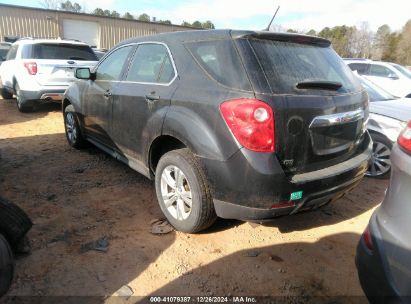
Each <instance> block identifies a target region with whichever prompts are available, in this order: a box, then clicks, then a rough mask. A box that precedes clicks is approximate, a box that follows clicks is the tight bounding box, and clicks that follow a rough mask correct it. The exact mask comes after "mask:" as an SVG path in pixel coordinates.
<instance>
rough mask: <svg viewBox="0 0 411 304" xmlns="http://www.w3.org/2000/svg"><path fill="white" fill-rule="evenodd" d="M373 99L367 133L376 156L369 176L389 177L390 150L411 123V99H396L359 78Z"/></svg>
mask: <svg viewBox="0 0 411 304" xmlns="http://www.w3.org/2000/svg"><path fill="white" fill-rule="evenodd" d="M359 78H360V82H361V84H362V86H363V87H364V88H365V89H366V91H367V93H368V96H369V97H370V107H369V109H370V116H369V120H368V126H367V128H368V131H369V132H370V135H371V138H372V140H373V142H374V144H373V151H372V152H373V154H372V156H371V162H370V166H369V168H368V171H367V173H366V175H367V176H370V177H377V178H388V177H389V176H390V175H389V173H390V170H391V161H390V155H391V149H392V146H393V144H394V143H395V142H396V141H397V138H398V135H399V134H400V132H401V131H402V130H403V129H404V127H405V126H406V125H407V122H408V121H409V120H411V99H409V98H396V97H394V96H393V95H391V94H390V93H388V92H386V91H384V90H383V89H381V88H380V87H378V86H376V85H375V84H373V83H372V82H370V81H368V80H367V79H365V78H363V77H361V76H360V77H359Z"/></svg>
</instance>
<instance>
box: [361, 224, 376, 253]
mask: <svg viewBox="0 0 411 304" xmlns="http://www.w3.org/2000/svg"><path fill="white" fill-rule="evenodd" d="M362 238H363V240H364V244H365V247H367V248H368V249H369V250H371V251H373V249H374V244H373V243H372V238H371V232H370V227H369V226H367V228H365V230H364V232H363V234H362Z"/></svg>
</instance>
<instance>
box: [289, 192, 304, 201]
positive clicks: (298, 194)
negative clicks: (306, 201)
mask: <svg viewBox="0 0 411 304" xmlns="http://www.w3.org/2000/svg"><path fill="white" fill-rule="evenodd" d="M302 197H303V192H302V191H297V192H293V193H291V195H290V201H295V200H299V199H301V198H302Z"/></svg>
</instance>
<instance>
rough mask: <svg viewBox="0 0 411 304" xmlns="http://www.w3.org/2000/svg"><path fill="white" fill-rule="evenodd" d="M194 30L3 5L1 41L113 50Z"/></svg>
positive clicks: (0, 27) (0, 21) (0, 19)
mask: <svg viewBox="0 0 411 304" xmlns="http://www.w3.org/2000/svg"><path fill="white" fill-rule="evenodd" d="M192 29H193V28H190V27H185V26H180V25H168V24H161V23H155V22H143V21H137V20H129V19H123V18H113V17H105V16H95V15H89V14H84V13H73V12H67V11H58V10H49V9H41V8H31V7H25V6H17V5H8V4H1V3H0V41H2V40H4V39H5V37H10V36H17V37H38V38H58V37H61V38H66V39H78V40H81V41H84V42H86V43H88V44H89V45H91V46H95V47H98V48H107V49H109V48H111V47H113V46H114V45H115V44H117V43H118V42H120V41H122V40H125V39H128V38H131V37H140V36H147V35H153V34H156V33H163V32H174V31H186V30H192Z"/></svg>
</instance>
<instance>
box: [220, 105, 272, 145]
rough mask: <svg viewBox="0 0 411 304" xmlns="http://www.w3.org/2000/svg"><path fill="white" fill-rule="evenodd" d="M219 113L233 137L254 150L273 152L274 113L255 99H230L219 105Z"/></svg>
mask: <svg viewBox="0 0 411 304" xmlns="http://www.w3.org/2000/svg"><path fill="white" fill-rule="evenodd" d="M220 110H221V113H222V114H223V117H224V120H225V121H226V123H227V125H228V127H229V128H230V130H231V132H233V134H234V136H235V138H236V139H237V140H238V141H239V143H240V144H241V145H242V146H244V147H245V148H247V149H249V150H252V151H256V152H274V151H275V136H274V114H273V110H272V109H271V107H270V106H269V105H268V104H266V103H264V102H262V101H260V100H257V99H232V100H227V101H225V102H223V103H222V104H221V105H220Z"/></svg>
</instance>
